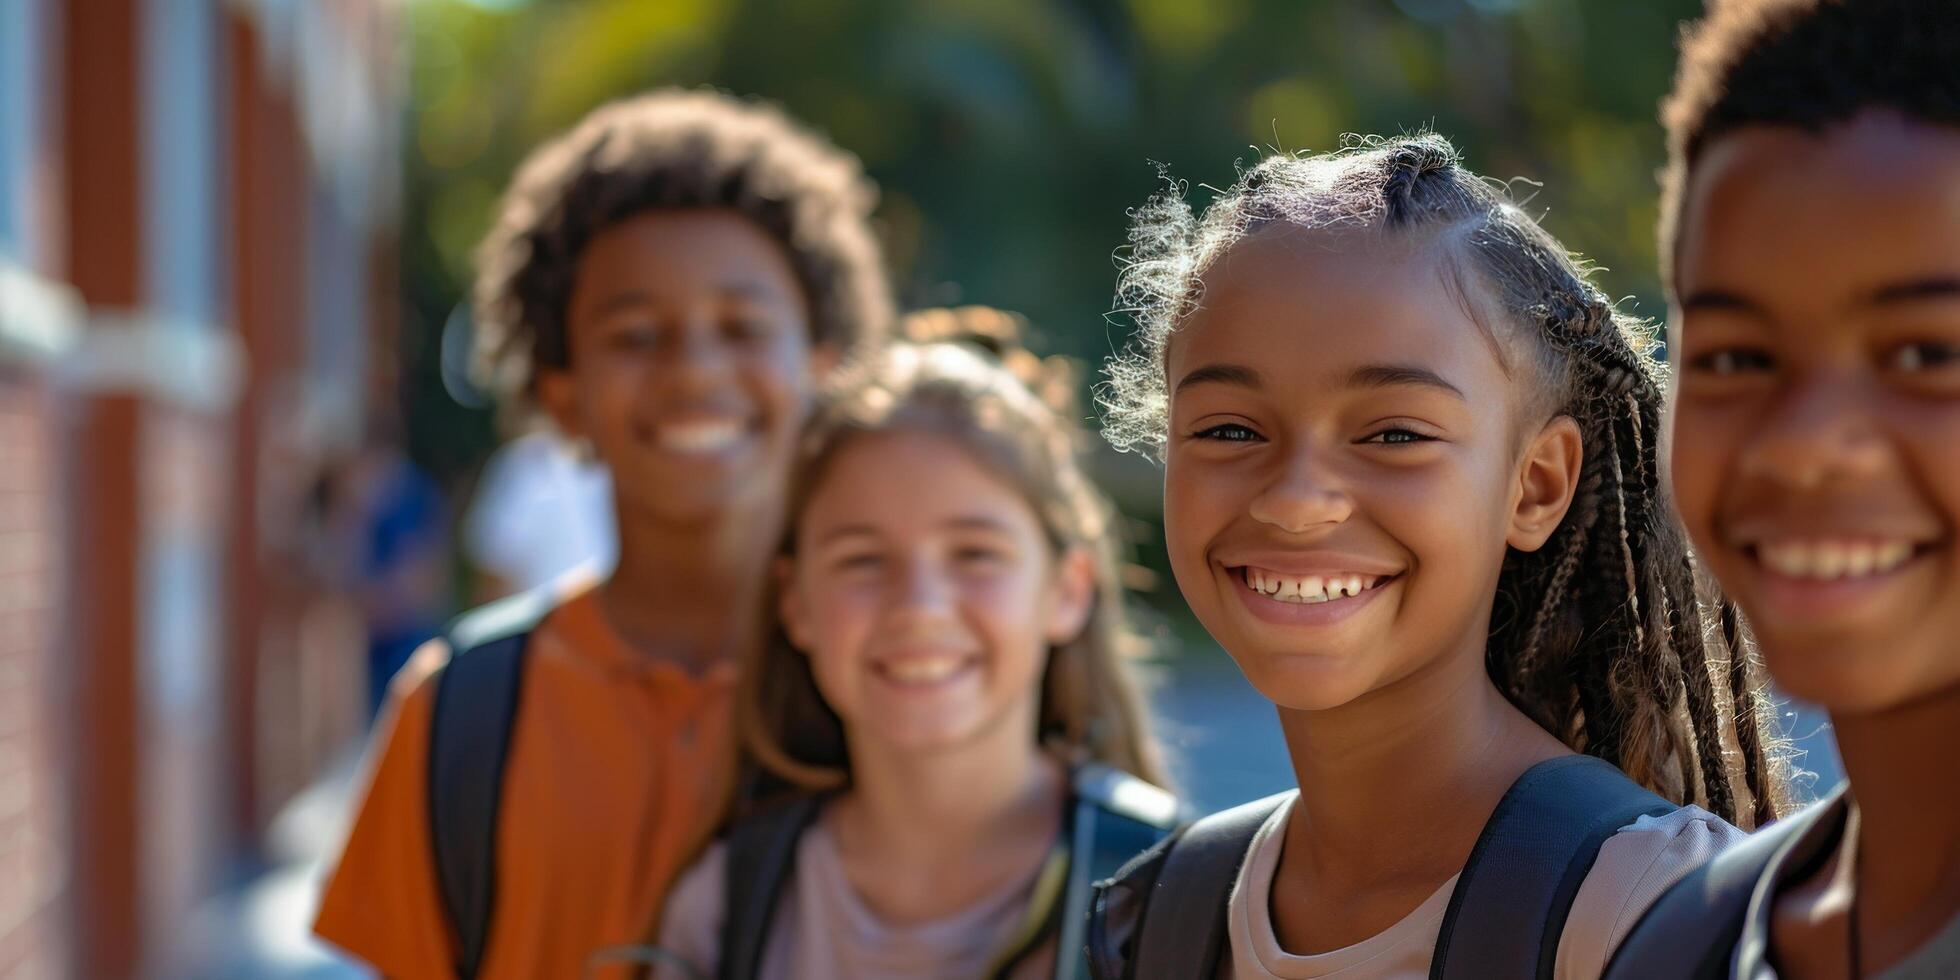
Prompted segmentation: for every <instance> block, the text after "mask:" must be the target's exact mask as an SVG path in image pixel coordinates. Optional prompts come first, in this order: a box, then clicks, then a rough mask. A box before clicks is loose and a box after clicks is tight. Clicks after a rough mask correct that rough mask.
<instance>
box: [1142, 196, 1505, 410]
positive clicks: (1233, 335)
mask: <svg viewBox="0 0 1960 980" xmlns="http://www.w3.org/2000/svg"><path fill="white" fill-rule="evenodd" d="M1166 355H1167V356H1166V367H1167V378H1166V380H1167V382H1168V383H1169V385H1170V387H1171V389H1172V391H1173V393H1175V391H1176V390H1177V387H1178V386H1179V384H1180V382H1181V381H1182V380H1183V376H1184V375H1186V374H1189V373H1190V372H1192V371H1194V370H1197V369H1198V368H1200V367H1204V366H1207V365H1211V364H1216V363H1221V362H1225V363H1238V364H1242V365H1243V366H1247V367H1252V368H1254V369H1256V370H1258V371H1260V372H1261V373H1265V374H1272V375H1275V376H1285V377H1288V378H1291V379H1294V380H1313V379H1318V380H1319V381H1320V382H1322V383H1326V382H1328V381H1330V380H1332V379H1338V378H1341V377H1344V376H1345V375H1346V374H1348V373H1351V372H1352V371H1353V370H1354V369H1355V368H1356V367H1357V366H1361V365H1366V364H1371V363H1380V364H1395V363H1403V362H1411V363H1425V364H1427V363H1432V362H1433V363H1435V364H1444V365H1455V366H1456V367H1457V368H1458V370H1459V371H1460V370H1461V369H1462V368H1473V369H1474V367H1475V366H1476V364H1477V362H1479V361H1484V362H1490V363H1489V365H1488V366H1489V367H1490V368H1491V369H1492V370H1494V371H1496V372H1497V373H1498V374H1499V375H1501V374H1502V373H1503V370H1502V365H1500V364H1498V363H1496V355H1497V352H1496V350H1495V349H1494V348H1493V347H1492V345H1491V344H1490V343H1489V342H1488V340H1487V335H1486V330H1485V328H1484V326H1483V325H1481V324H1480V323H1479V322H1478V321H1477V319H1476V318H1475V317H1473V316H1472V314H1471V309H1470V305H1469V302H1468V298H1467V297H1466V296H1464V295H1463V291H1462V289H1461V288H1460V286H1459V284H1458V282H1457V271H1456V269H1455V267H1454V266H1453V264H1452V261H1451V259H1450V257H1449V256H1448V254H1447V252H1446V251H1445V250H1443V249H1441V248H1439V247H1435V246H1434V245H1433V244H1427V243H1416V242H1410V241H1408V240H1397V238H1396V237H1394V236H1382V235H1378V234H1372V233H1369V234H1361V233H1353V232H1328V231H1317V230H1307V229H1299V230H1297V231H1296V232H1294V233H1285V232H1282V231H1274V230H1262V232H1260V233H1259V234H1257V235H1254V236H1248V237H1247V238H1246V239H1245V240H1244V241H1242V242H1240V243H1238V244H1237V245H1235V246H1233V248H1232V249H1231V253H1230V254H1228V255H1225V256H1221V258H1220V261H1219V262H1218V263H1216V264H1214V266H1213V267H1212V268H1211V269H1210V270H1208V271H1207V273H1206V276H1205V278H1204V283H1203V290H1202V292H1201V293H1200V295H1199V298H1198V302H1197V304H1196V308H1195V309H1194V310H1193V311H1192V312H1191V313H1190V314H1189V315H1188V316H1187V317H1186V318H1185V320H1184V321H1183V322H1182V323H1180V324H1179V326H1178V328H1177V330H1176V331H1175V332H1174V333H1173V334H1172V336H1171V338H1170V343H1169V346H1168V347H1167V351H1166Z"/></svg>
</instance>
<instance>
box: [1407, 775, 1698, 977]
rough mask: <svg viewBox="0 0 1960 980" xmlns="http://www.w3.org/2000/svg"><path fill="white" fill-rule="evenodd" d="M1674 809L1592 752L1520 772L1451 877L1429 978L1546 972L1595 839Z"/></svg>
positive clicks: (1599, 840)
mask: <svg viewBox="0 0 1960 980" xmlns="http://www.w3.org/2000/svg"><path fill="white" fill-rule="evenodd" d="M1676 809H1679V808H1678V807H1676V806H1675V805H1674V804H1672V803H1669V802H1668V801H1666V800H1664V799H1662V798H1660V797H1659V796H1656V795H1654V794H1653V793H1651V792H1649V791H1647V790H1646V789H1644V788H1642V787H1641V786H1640V785H1639V784H1637V783H1635V782H1634V781H1633V780H1631V779H1628V778H1627V777H1626V775H1625V774H1624V773H1622V772H1620V770H1618V769H1616V768H1614V767H1613V766H1612V765H1611V764H1609V763H1607V762H1605V761H1603V760H1600V759H1597V758H1594V757H1592V756H1587V755H1569V756H1562V757H1560V758H1557V759H1551V760H1549V761H1546V762H1541V763H1539V764H1537V765H1535V766H1532V767H1531V768H1530V769H1528V770H1526V771H1525V773H1524V775H1522V776H1519V777H1518V779H1517V781H1516V782H1514V783H1512V784H1511V788H1510V789H1509V790H1508V791H1506V792H1505V794H1504V798H1503V799H1502V800H1499V801H1498V804H1497V809H1496V810H1494V811H1492V813H1491V815H1490V820H1488V821H1487V822H1485V824H1484V830H1483V834H1482V835H1481V836H1479V837H1478V838H1477V844H1476V846H1475V847H1474V848H1472V849H1471V851H1470V860H1469V861H1468V862H1466V863H1465V864H1464V866H1463V874H1462V875H1461V876H1460V877H1459V878H1458V879H1457V884H1456V891H1455V892H1454V893H1453V894H1452V895H1451V896H1450V904H1449V911H1448V912H1446V913H1444V916H1443V926H1442V933H1441V935H1440V936H1438V937H1437V940H1436V953H1435V956H1434V958H1433V959H1432V960H1431V962H1430V968H1429V976H1430V977H1431V980H1475V978H1481V977H1540V978H1544V980H1550V978H1551V977H1552V976H1553V967H1554V965H1555V963H1556V961H1557V958H1558V945H1559V937H1560V936H1561V935H1563V933H1564V932H1565V920H1566V917H1567V916H1568V915H1569V914H1570V913H1571V911H1572V900H1573V899H1574V898H1575V897H1576V896H1577V895H1578V893H1579V886H1580V884H1581V883H1583V882H1584V881H1585V879H1586V874H1587V873H1588V872H1590V871H1591V870H1592V866H1593V860H1594V859H1595V858H1597V857H1598V856H1599V847H1600V845H1601V844H1604V843H1605V842H1606V839H1607V838H1608V837H1611V836H1612V835H1613V834H1614V833H1616V832H1618V831H1619V829H1620V828H1622V827H1625V826H1626V825H1628V824H1630V823H1632V822H1634V821H1635V820H1636V819H1638V818H1640V817H1642V816H1659V815H1661V814H1664V813H1671V812H1673V811H1674V810H1676Z"/></svg>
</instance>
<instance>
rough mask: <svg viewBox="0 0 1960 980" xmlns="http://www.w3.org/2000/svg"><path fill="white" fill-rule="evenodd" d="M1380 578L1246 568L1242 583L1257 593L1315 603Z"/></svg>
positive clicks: (1364, 587)
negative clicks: (1297, 575)
mask: <svg viewBox="0 0 1960 980" xmlns="http://www.w3.org/2000/svg"><path fill="white" fill-rule="evenodd" d="M1379 581H1380V579H1378V578H1376V577H1375V576H1372V575H1330V576H1326V577H1322V576H1319V575H1303V576H1299V577H1297V578H1295V577H1293V576H1288V575H1281V574H1279V573H1278V572H1269V571H1266V570H1265V569H1263V568H1247V569H1246V570H1245V584H1246V585H1247V586H1249V587H1250V588H1251V589H1252V591H1254V592H1257V593H1259V594H1260V595H1265V596H1271V597H1272V598H1274V599H1278V600H1279V601H1281V602H1299V603H1315V602H1329V601H1332V600H1334V599H1341V598H1346V597H1348V596H1357V595H1360V594H1361V593H1363V592H1365V591H1367V590H1369V589H1372V588H1374V587H1375V585H1376V583H1378V582H1379Z"/></svg>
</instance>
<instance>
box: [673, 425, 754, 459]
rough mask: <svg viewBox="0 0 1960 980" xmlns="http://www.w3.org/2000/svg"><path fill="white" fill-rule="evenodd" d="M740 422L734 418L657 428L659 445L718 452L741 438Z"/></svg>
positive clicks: (677, 450) (702, 451)
mask: <svg viewBox="0 0 1960 980" xmlns="http://www.w3.org/2000/svg"><path fill="white" fill-rule="evenodd" d="M742 428H743V426H742V423H741V422H739V421H736V420H734V419H716V420H714V421H709V422H680V423H675V424H671V425H663V426H661V427H660V429H659V433H658V435H659V439H660V445H661V447H662V448H664V449H669V450H673V451H674V452H681V453H711V452H719V451H720V450H723V449H726V448H728V447H729V446H732V445H734V444H735V441H736V440H738V439H740V438H742Z"/></svg>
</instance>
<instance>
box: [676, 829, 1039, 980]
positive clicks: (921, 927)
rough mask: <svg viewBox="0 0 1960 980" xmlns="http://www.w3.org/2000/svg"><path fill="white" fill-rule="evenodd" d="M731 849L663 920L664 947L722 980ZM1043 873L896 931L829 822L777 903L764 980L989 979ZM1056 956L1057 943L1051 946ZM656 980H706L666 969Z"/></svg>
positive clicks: (718, 851) (1023, 974) (703, 866)
mask: <svg viewBox="0 0 1960 980" xmlns="http://www.w3.org/2000/svg"><path fill="white" fill-rule="evenodd" d="M725 848H726V845H724V844H721V843H716V844H715V845H714V846H712V847H711V848H709V849H708V850H707V851H706V852H705V853H704V854H703V855H702V857H701V860H700V861H698V862H696V863H695V865H694V867H692V868H691V869H689V870H688V871H687V873H686V874H684V875H683V876H682V877H681V879H680V884H678V885H676V886H675V887H674V890H673V892H672V893H671V894H670V895H669V896H668V899H667V910H666V912H665V914H664V915H663V916H662V917H661V924H660V946H661V947H662V948H663V949H664V950H666V951H667V952H669V953H672V954H676V955H678V956H680V957H681V958H682V959H685V960H686V961H687V962H689V963H690V964H692V965H693V966H694V968H695V969H696V970H697V971H699V972H698V976H699V977H701V978H712V977H713V976H714V975H715V969H716V967H717V966H718V965H719V964H720V955H719V954H720V948H719V947H720V938H721V937H720V933H721V923H722V898H723V874H724V869H725V868H726V862H727V853H726V849H725ZM1038 874H1039V869H1036V871H1035V872H1033V873H1030V875H1029V876H1028V878H1027V879H1026V880H1025V881H1018V882H1014V883H1013V884H1011V885H1010V886H1008V887H1006V888H1003V889H1001V890H999V891H997V892H995V893H994V894H992V895H987V896H985V897H983V898H981V899H980V900H979V901H976V902H974V903H973V904H971V905H969V906H967V907H966V908H964V909H961V910H960V911H959V912H957V913H954V914H953V915H949V916H946V917H944V918H940V919H934V920H932V921H929V922H921V923H914V924H908V925H903V926H895V925H892V924H890V923H887V922H885V921H883V920H881V919H880V918H879V917H878V916H877V914H876V913H874V912H873V911H872V910H871V909H870V908H869V907H867V906H866V905H865V904H864V901H863V899H861V898H859V897H858V895H857V893H856V892H855V891H853V890H852V888H851V884H850V881H849V879H848V878H846V877H845V874H844V863H843V859H842V858H841V856H840V855H839V854H838V851H837V841H836V838H834V837H832V836H831V834H830V832H829V831H828V830H827V829H826V828H825V825H824V822H823V821H821V820H819V821H817V822H816V823H814V824H812V825H811V826H810V829H808V830H806V831H804V832H803V837H802V839H801V840H800V841H798V842H797V846H796V863H795V865H794V866H793V869H792V870H791V872H790V876H789V879H788V881H787V882H785V884H784V886H783V889H782V893H781V895H780V896H779V897H778V899H777V905H776V913H775V917H774V919H772V920H771V924H770V934H769V945H768V948H767V950H766V951H765V952H764V953H763V957H762V969H761V974H760V980H918V978H923V977H933V978H942V977H943V978H955V980H957V978H982V977H985V976H986V972H987V967H988V965H989V964H990V963H991V962H993V960H994V958H995V957H996V956H997V955H999V954H1000V952H1001V950H1002V949H1003V947H1005V946H1007V945H1008V944H1009V943H1010V942H1012V940H1013V939H1014V938H1015V936H1016V935H1017V933H1018V932H1019V929H1020V926H1021V923H1022V918H1023V916H1024V915H1025V914H1026V912H1027V904H1028V900H1029V897H1030V896H1031V895H1032V893H1033V891H1034V884H1035V879H1036V877H1037V876H1038ZM1050 946H1051V947H1052V941H1051V942H1050ZM1054 969H1055V952H1054V950H1053V949H1052V948H1046V949H1038V950H1036V951H1035V952H1034V954H1033V955H1031V956H1029V957H1028V958H1027V959H1025V960H1023V961H1022V963H1021V965H1020V966H1019V967H1018V968H1017V969H1016V970H1015V971H1014V973H1013V974H1012V977H1013V980H1039V978H1044V977H1048V976H1051V975H1052V974H1053V973H1054ZM654 976H655V977H656V980H696V978H694V977H690V976H689V975H688V974H687V972H686V971H684V970H680V969H674V968H667V969H662V970H657V971H656V972H655V974H654Z"/></svg>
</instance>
